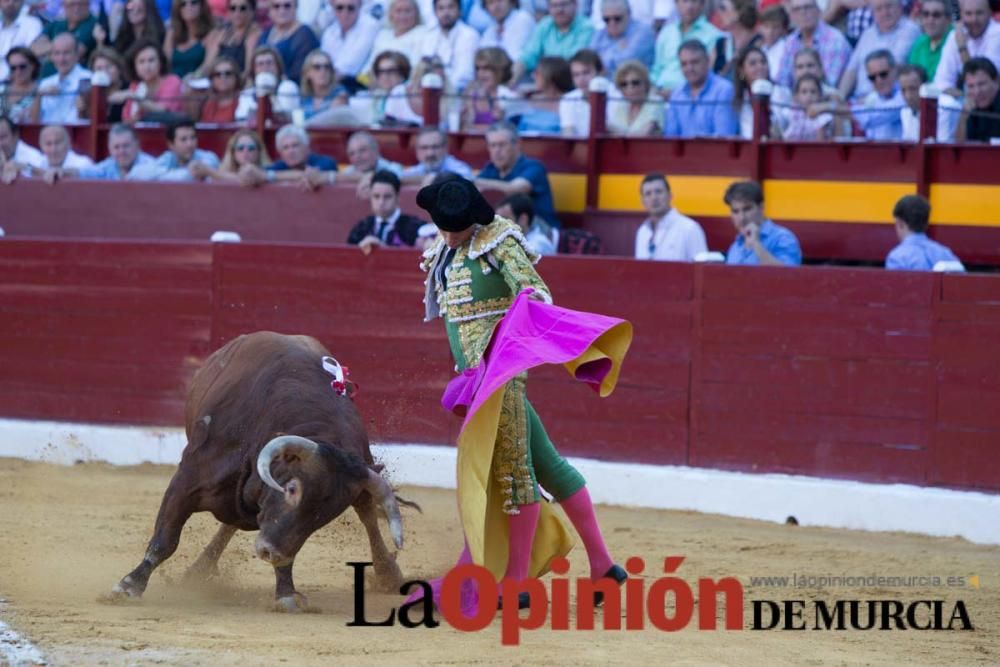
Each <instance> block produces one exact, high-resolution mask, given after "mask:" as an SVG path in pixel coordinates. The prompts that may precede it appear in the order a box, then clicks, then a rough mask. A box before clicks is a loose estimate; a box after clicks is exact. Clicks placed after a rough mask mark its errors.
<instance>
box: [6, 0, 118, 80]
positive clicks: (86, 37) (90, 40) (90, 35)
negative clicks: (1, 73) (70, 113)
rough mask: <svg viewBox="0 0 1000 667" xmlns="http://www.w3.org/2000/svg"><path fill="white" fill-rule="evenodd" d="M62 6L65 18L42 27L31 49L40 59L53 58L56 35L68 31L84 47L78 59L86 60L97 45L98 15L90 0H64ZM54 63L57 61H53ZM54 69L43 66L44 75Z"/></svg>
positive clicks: (47, 74) (48, 74)
mask: <svg viewBox="0 0 1000 667" xmlns="http://www.w3.org/2000/svg"><path fill="white" fill-rule="evenodd" d="M134 1H135V0H133V2H134ZM62 6H63V18H61V19H57V20H55V21H52V22H51V23H49V24H47V25H46V26H45V27H44V28H43V29H42V34H41V35H39V36H38V38H37V39H36V40H35V41H34V42H33V43H32V44H31V50H32V51H34V52H35V55H37V56H38V58H39V59H40V60H43V61H44V60H45V59H46V58H48V59H50V60H51V58H52V57H51V55H50V53H49V52H50V51H51V50H52V46H53V44H54V42H55V39H56V37H58V36H59V35H61V34H63V33H64V32H68V33H70V34H71V35H73V37H74V38H75V39H76V43H77V44H79V45H81V46H82V48H83V53H76V54H75V55H76V58H77V60H79V59H81V58H83V59H84V60H86V58H87V57H88V56H89V55H90V52H91V51H92V50H93V49H94V47H95V46H97V41H96V40H95V38H94V29H95V28H96V27H97V26H98V25H99V24H98V22H97V17H95V16H94V15H93V14H91V13H90V2H88V0H63V3H62ZM22 13H23V12H22ZM52 65H55V63H54V62H53V63H52ZM54 71H55V69H54V68H51V67H47V68H43V69H42V76H50V75H51V74H52V73H53V72H54Z"/></svg>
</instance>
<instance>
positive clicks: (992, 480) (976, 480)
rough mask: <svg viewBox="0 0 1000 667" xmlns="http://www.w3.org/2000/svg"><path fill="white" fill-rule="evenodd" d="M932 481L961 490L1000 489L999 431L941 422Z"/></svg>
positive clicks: (937, 436) (931, 476)
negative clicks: (949, 424) (942, 423)
mask: <svg viewBox="0 0 1000 667" xmlns="http://www.w3.org/2000/svg"><path fill="white" fill-rule="evenodd" d="M934 437H935V447H934V450H933V456H932V459H931V461H930V464H929V466H928V468H929V471H928V480H927V481H928V482H929V483H931V484H935V485H940V486H951V487H955V488H961V489H981V490H984V491H991V492H997V491H998V490H1000V465H997V431H996V430H995V429H990V430H974V429H969V428H966V427H964V426H962V427H957V426H947V425H939V426H938V428H937V431H936V433H935V436H934Z"/></svg>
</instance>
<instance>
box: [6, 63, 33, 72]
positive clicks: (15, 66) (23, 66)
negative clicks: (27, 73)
mask: <svg viewBox="0 0 1000 667" xmlns="http://www.w3.org/2000/svg"><path fill="white" fill-rule="evenodd" d="M29 67H30V65H28V63H11V64H10V71H12V72H20V71H21V70H23V69H28V68H29Z"/></svg>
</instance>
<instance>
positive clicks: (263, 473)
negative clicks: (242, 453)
mask: <svg viewBox="0 0 1000 667" xmlns="http://www.w3.org/2000/svg"><path fill="white" fill-rule="evenodd" d="M286 451H290V452H294V453H296V454H299V455H303V454H308V455H309V456H312V455H313V454H315V453H316V452H318V451H319V445H317V444H316V443H315V442H313V441H312V440H310V439H308V438H303V437H301V436H298V435H279V436H278V437H277V438H274V439H273V440H271V442H269V443H267V444H266V445H264V449H262V450H260V454H258V455H257V474H258V475H260V478H261V480H262V481H263V482H264V483H265V484H267V485H268V486H269V487H271V488H272V489H274V490H275V491H281V492H282V493H284V492H285V488H284V487H283V486H281V484H278V483H277V482H276V481H274V477H272V476H271V464H272V463H273V462H274V459H276V458H278V457H279V456H281V455H282V454H283V453H284V452H286Z"/></svg>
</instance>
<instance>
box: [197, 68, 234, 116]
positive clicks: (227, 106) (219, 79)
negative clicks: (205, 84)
mask: <svg viewBox="0 0 1000 667" xmlns="http://www.w3.org/2000/svg"><path fill="white" fill-rule="evenodd" d="M209 78H210V80H211V88H209V92H208V99H207V100H205V103H204V104H203V105H202V106H201V112H200V113H199V115H198V120H199V122H201V123H232V122H235V121H236V108H237V106H239V101H240V65H239V63H237V62H236V61H235V60H233V58H232V57H231V56H218V57H217V58H216V59H215V62H214V63H213V64H212V67H211V73H210V74H209Z"/></svg>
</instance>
